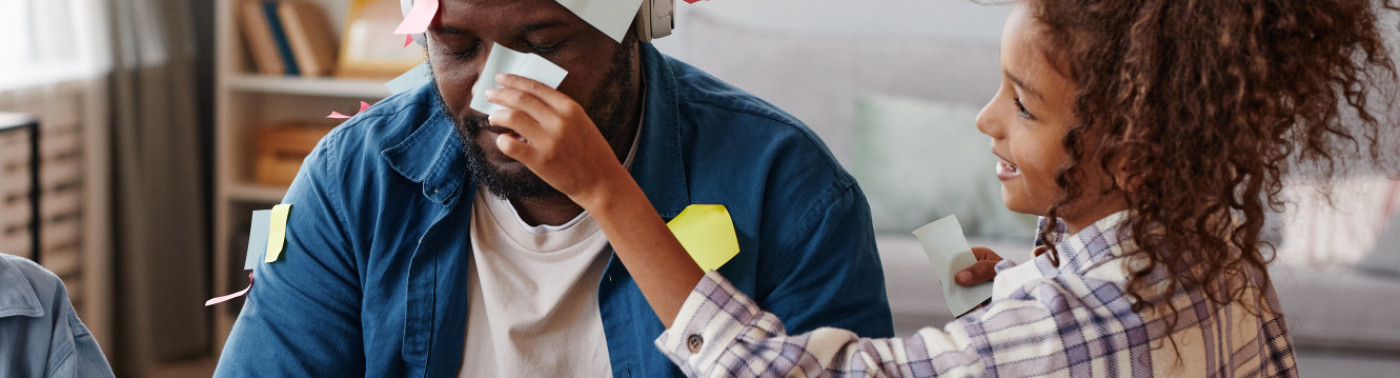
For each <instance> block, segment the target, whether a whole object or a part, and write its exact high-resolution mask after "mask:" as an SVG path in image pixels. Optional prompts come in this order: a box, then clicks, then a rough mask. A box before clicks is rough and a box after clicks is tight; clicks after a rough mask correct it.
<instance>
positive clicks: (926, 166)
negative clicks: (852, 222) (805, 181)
mask: <svg viewBox="0 0 1400 378" xmlns="http://www.w3.org/2000/svg"><path fill="white" fill-rule="evenodd" d="M977 112H978V109H977V108H974V107H971V106H967V105H961V104H950V103H943V102H936V101H927V100H922V99H916V98H909V97H901V96H892V95H884V94H866V95H858V96H857V97H856V100H855V114H854V115H855V129H854V131H855V133H854V134H855V137H854V139H855V147H854V148H853V152H854V154H853V158H852V164H851V166H852V175H854V176H855V177H856V180H857V181H859V182H860V185H861V188H862V189H864V191H865V195H866V199H867V200H868V201H869V202H870V210H871V213H872V216H873V218H874V223H875V230H876V231H877V232H891V233H909V232H912V231H913V230H914V229H916V228H918V227H919V226H923V225H924V224H927V223H928V222H932V221H934V220H937V219H939V218H942V217H944V216H947V215H949V214H955V215H957V216H958V221H959V223H961V224H962V225H963V227H964V231H965V232H967V234H968V236H970V237H982V238H994V239H1008V238H1010V239H1022V240H1029V238H1031V237H1032V236H1033V235H1034V232H1035V221H1036V218H1035V217H1034V216H1030V215H1024V214H1016V213H1013V212H1011V211H1010V210H1007V209H1006V206H1005V205H1004V204H1003V203H1002V201H1001V182H1000V181H998V180H997V178H996V173H995V171H994V166H995V164H996V158H995V157H994V156H992V154H991V149H990V146H991V140H990V139H989V137H987V136H986V135H983V134H982V133H981V132H979V131H977V125H976V120H977Z"/></svg>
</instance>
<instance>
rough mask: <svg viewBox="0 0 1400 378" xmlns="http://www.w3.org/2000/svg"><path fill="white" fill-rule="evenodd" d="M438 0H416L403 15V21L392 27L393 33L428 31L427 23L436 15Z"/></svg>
mask: <svg viewBox="0 0 1400 378" xmlns="http://www.w3.org/2000/svg"><path fill="white" fill-rule="evenodd" d="M437 11H438V0H416V1H414V2H413V9H412V10H409V11H408V15H406V16H404V17H403V22H402V23H400V24H399V27H398V28H397V29H394V34H421V33H424V32H427V31H428V24H430V23H432V22H433V16H435V15H437Z"/></svg>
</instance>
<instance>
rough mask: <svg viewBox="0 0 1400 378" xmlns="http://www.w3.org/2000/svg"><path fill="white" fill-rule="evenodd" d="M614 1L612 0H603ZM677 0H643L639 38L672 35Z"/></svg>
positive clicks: (403, 4) (403, 0) (405, 4)
mask: <svg viewBox="0 0 1400 378" xmlns="http://www.w3.org/2000/svg"><path fill="white" fill-rule="evenodd" d="M601 1H612V0H601ZM399 9H401V10H403V14H404V16H405V17H407V16H408V11H410V10H412V9H413V0H399ZM675 11H676V0H642V8H641V9H638V10H637V18H636V19H634V20H633V26H636V27H637V39H638V40H640V41H642V42H651V40H653V39H657V38H661V37H665V36H668V35H671V31H672V30H675V28H676V13H675ZM413 40H414V41H415V42H418V44H419V45H425V46H426V45H427V43H428V42H427V41H428V39H427V36H425V35H423V34H414V35H413Z"/></svg>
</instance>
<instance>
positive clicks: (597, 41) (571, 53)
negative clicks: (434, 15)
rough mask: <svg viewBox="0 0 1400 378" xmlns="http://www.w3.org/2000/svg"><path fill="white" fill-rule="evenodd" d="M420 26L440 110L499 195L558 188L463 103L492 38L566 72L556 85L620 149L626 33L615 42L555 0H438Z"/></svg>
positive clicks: (628, 49)
mask: <svg viewBox="0 0 1400 378" xmlns="http://www.w3.org/2000/svg"><path fill="white" fill-rule="evenodd" d="M439 9H440V10H439V13H438V19H437V20H436V22H434V23H433V24H432V26H431V27H430V28H429V29H428V33H429V36H430V38H428V47H427V50H428V60H429V62H430V63H431V64H432V68H433V80H434V88H435V89H436V91H437V95H438V100H439V101H440V102H441V103H440V105H441V108H442V109H443V110H444V112H445V113H446V114H445V115H446V116H447V117H448V118H449V119H452V120H454V121H455V123H456V130H457V132H458V133H459V134H460V135H461V137H462V141H463V150H464V151H465V153H466V155H467V156H466V157H467V161H468V164H469V166H470V167H469V169H470V171H471V175H472V179H473V180H474V181H475V182H477V183H478V184H481V185H484V186H485V187H486V188H487V189H489V190H490V191H491V192H492V193H493V194H495V195H497V196H500V197H502V198H510V199H519V198H545V197H554V196H559V195H560V193H559V192H558V191H556V190H554V188H552V187H550V186H549V185H548V184H546V183H545V182H544V180H541V179H540V178H539V177H538V176H536V175H535V174H534V173H533V172H530V171H529V169H527V168H526V167H525V165H523V164H521V163H519V162H517V161H515V160H513V159H511V158H509V157H507V156H505V154H502V153H501V151H500V150H499V149H497V148H496V137H498V136H499V135H501V134H504V133H510V132H511V130H508V129H504V128H500V127H495V126H491V125H490V124H489V123H488V122H487V120H486V116H487V114H482V113H480V112H477V111H476V110H473V109H472V108H471V107H470V104H471V101H472V96H474V95H479V94H478V93H471V89H472V86H473V85H474V84H475V83H476V81H477V79H479V78H480V75H481V70H482V67H483V66H484V65H485V63H486V59H487V55H488V54H489V52H490V51H491V45H492V44H493V43H499V44H501V45H502V46H505V47H508V48H510V49H512V50H515V51H520V52H524V53H531V54H537V55H539V56H541V57H543V58H545V59H548V60H549V61H550V62H553V63H554V64H556V65H559V67H562V68H563V69H564V70H566V71H568V72H569V75H568V77H566V78H565V79H564V82H563V83H561V84H560V85H559V88H558V89H559V91H560V92H563V93H564V94H567V95H569V97H572V98H573V99H574V100H575V101H578V102H579V104H580V105H582V107H583V108H584V109H585V110H586V111H587V112H588V115H589V117H590V118H592V119H593V122H594V123H595V124H596V125H597V126H598V129H599V131H601V132H602V134H603V137H604V138H606V139H607V140H608V142H609V143H611V144H612V146H613V150H614V152H617V153H618V156H619V157H621V156H623V155H622V153H625V151H626V147H630V146H622V145H623V144H626V143H627V141H630V140H631V139H630V138H631V135H628V132H629V131H630V132H635V129H634V128H632V125H627V122H629V121H628V120H630V119H631V118H630V116H632V115H634V114H635V113H634V112H635V110H636V109H635V107H634V106H635V105H636V104H637V101H636V100H637V97H638V94H637V92H639V89H638V85H637V82H638V77H639V75H640V71H639V70H638V66H639V62H638V60H639V58H638V54H637V41H636V39H635V37H633V36H632V34H631V33H628V37H627V39H625V40H624V41H623V43H622V44H618V43H617V42H616V41H614V40H613V39H612V38H609V37H608V36H607V35H605V34H603V32H601V31H599V30H598V29H596V28H594V27H593V26H592V25H589V24H588V23H586V22H584V21H583V20H582V19H580V18H578V16H575V15H574V14H573V13H572V12H570V11H569V10H568V9H566V8H564V7H563V6H562V5H559V4H558V3H557V2H555V0H444V1H442V3H441V5H440V8H439Z"/></svg>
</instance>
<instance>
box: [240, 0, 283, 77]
mask: <svg viewBox="0 0 1400 378" xmlns="http://www.w3.org/2000/svg"><path fill="white" fill-rule="evenodd" d="M238 19H239V21H240V22H239V25H241V26H242V29H243V40H244V41H245V42H246V43H245V45H247V46H248V50H247V51H248V56H249V57H251V58H252V61H253V66H254V68H256V69H257V72H258V73H260V74H263V75H282V74H285V73H286V72H287V67H286V66H284V65H282V56H281V55H280V54H281V53H279V52H277V42H276V41H274V40H273V39H272V29H271V27H269V26H268V24H267V14H266V12H264V11H263V4H262V0H243V1H242V2H239V3H238Z"/></svg>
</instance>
